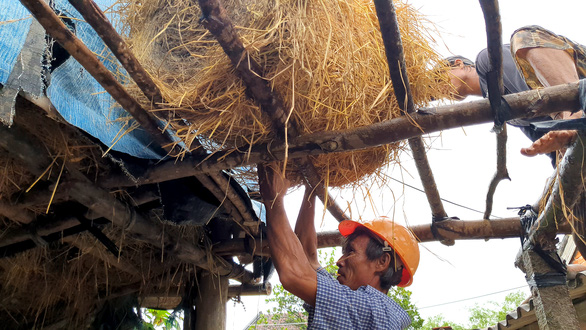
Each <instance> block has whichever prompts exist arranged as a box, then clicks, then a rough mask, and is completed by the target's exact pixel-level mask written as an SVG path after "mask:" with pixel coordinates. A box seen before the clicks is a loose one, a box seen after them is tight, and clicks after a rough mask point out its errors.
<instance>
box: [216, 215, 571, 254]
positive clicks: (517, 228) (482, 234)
mask: <svg viewBox="0 0 586 330" xmlns="http://www.w3.org/2000/svg"><path fill="white" fill-rule="evenodd" d="M432 226H435V228H436V230H437V231H438V232H439V233H440V234H441V236H442V238H447V239H451V240H475V239H479V240H480V239H481V240H487V239H505V238H519V237H521V236H522V235H523V228H522V226H521V222H520V219H519V218H518V217H515V218H505V219H495V220H490V221H487V220H485V219H483V220H466V221H461V220H444V221H440V222H436V223H434V224H426V225H417V226H411V227H409V230H411V232H413V234H414V235H415V236H416V237H417V239H418V240H419V242H421V243H427V242H434V241H437V240H438V238H437V237H434V235H433V232H432ZM556 232H557V233H558V234H569V233H571V232H572V228H571V225H570V224H569V223H567V222H563V223H560V224H559V226H558V228H557V229H556ZM317 244H318V248H320V249H321V248H325V247H335V246H341V245H342V244H343V237H342V235H340V233H339V232H338V231H326V232H320V233H318V234H317ZM212 251H213V252H214V253H215V254H217V255H220V256H234V255H241V254H248V253H250V251H253V253H254V255H259V256H267V257H268V256H270V250H269V248H268V244H267V242H262V243H261V242H260V241H252V240H248V239H233V240H230V241H227V242H222V243H220V244H218V245H216V246H214V247H213V250H212Z"/></svg>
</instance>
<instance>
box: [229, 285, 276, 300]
mask: <svg viewBox="0 0 586 330" xmlns="http://www.w3.org/2000/svg"><path fill="white" fill-rule="evenodd" d="M272 291H273V287H272V285H271V283H269V282H267V283H266V284H243V285H230V286H229V287H228V297H229V298H232V297H242V296H261V295H265V296H270V295H271V292H272Z"/></svg>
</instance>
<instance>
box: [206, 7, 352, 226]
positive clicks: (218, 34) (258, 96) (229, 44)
mask: <svg viewBox="0 0 586 330" xmlns="http://www.w3.org/2000/svg"><path fill="white" fill-rule="evenodd" d="M198 3H199V6H200V7H201V11H202V16H203V19H202V24H203V25H204V26H205V27H206V28H207V29H208V30H209V31H210V32H211V33H212V34H213V35H214V37H215V38H216V40H217V41H218V43H219V44H220V45H221V46H222V49H224V52H225V53H226V55H227V56H228V58H230V61H231V62H232V64H233V65H234V67H235V68H236V73H237V74H238V76H239V77H240V78H241V79H242V81H244V83H245V85H246V87H247V90H248V91H249V92H250V94H251V95H252V97H253V99H254V100H255V101H256V102H258V103H259V104H260V107H261V109H262V110H263V111H264V112H265V113H266V114H267V115H268V116H269V118H271V124H272V128H273V131H274V132H276V135H277V139H278V141H280V142H283V141H284V140H286V138H294V137H297V136H299V132H300V130H299V128H298V127H297V125H295V122H292V121H289V120H288V117H289V111H287V110H286V109H285V108H284V106H283V101H282V100H281V99H280V97H279V95H278V94H277V93H276V92H273V91H272V90H271V88H270V86H269V84H268V82H267V80H265V79H264V78H263V76H262V68H261V67H260V65H259V64H258V63H256V61H254V59H253V58H251V57H250V56H249V55H248V51H247V50H246V48H245V47H244V45H243V43H242V40H240V37H239V36H238V34H237V33H236V30H235V29H234V25H233V24H232V21H231V20H230V18H229V17H228V15H227V14H226V10H225V9H224V7H223V6H222V5H221V4H220V2H219V1H217V0H198ZM298 167H299V168H300V169H301V170H302V172H303V174H304V176H305V180H306V181H307V183H308V184H309V186H310V187H311V188H312V189H314V190H315V191H316V192H317V195H318V197H319V198H320V199H321V201H322V202H323V203H324V205H325V206H326V208H327V209H328V210H329V211H330V213H331V214H332V215H333V216H334V217H335V218H336V219H337V220H338V221H343V220H346V219H349V218H348V217H347V216H346V215H345V214H344V211H342V209H341V208H340V207H339V206H338V205H337V204H336V203H335V201H334V199H333V198H332V197H331V196H330V195H329V194H327V193H326V191H327V190H326V189H327V187H326V186H325V185H324V183H323V180H322V179H321V178H320V177H319V175H318V174H317V170H316V169H315V167H314V166H313V164H312V163H311V161H310V160H309V159H301V164H300V165H299V166H298Z"/></svg>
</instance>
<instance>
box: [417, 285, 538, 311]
mask: <svg viewBox="0 0 586 330" xmlns="http://www.w3.org/2000/svg"><path fill="white" fill-rule="evenodd" d="M525 287H527V286H526V285H523V286H518V287H516V288H512V289H506V290H501V291H496V292H491V293H487V294H483V295H480V296H475V297H470V298H464V299H460V300H454V301H449V302H445V303H441V304H437V305H431V306H424V307H417V309H418V310H422V309H425V308H432V307H438V306H444V305H449V304H455V303H459V302H462V301H467V300H472V299H476V298H482V297H486V296H491V295H493V294H497V293H503V292H507V291H513V290H517V289H522V288H525Z"/></svg>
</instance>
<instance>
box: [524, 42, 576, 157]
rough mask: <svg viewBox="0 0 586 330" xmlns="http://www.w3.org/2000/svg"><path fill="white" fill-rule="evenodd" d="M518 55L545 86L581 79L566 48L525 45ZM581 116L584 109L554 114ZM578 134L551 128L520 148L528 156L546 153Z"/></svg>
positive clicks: (569, 116) (572, 116) (554, 116)
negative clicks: (564, 49)
mask: <svg viewBox="0 0 586 330" xmlns="http://www.w3.org/2000/svg"><path fill="white" fill-rule="evenodd" d="M517 56H518V57H520V58H523V59H526V60H527V61H528V62H529V64H531V66H532V67H533V70H534V71H535V75H536V76H537V78H538V79H539V81H540V82H541V84H542V85H543V86H545V87H549V86H555V85H561V84H566V83H571V82H576V81H578V80H579V78H578V72H577V71H576V64H575V63H574V60H573V59H572V57H571V56H570V54H568V53H567V52H565V51H563V50H559V49H552V48H524V49H519V50H518V51H517ZM580 117H582V111H579V112H576V113H574V114H572V113H571V112H570V111H562V112H559V113H556V114H553V115H552V118H554V119H569V118H580ZM575 137H576V131H552V132H549V133H547V134H545V135H544V136H543V137H542V138H541V139H539V140H537V141H535V142H534V143H533V144H532V145H531V146H530V147H529V148H523V149H521V153H522V154H523V155H525V156H535V155H538V154H547V153H550V152H552V151H555V150H560V149H562V148H564V147H565V146H567V145H568V144H570V143H571V142H572V141H573V140H574V139H575Z"/></svg>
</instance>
